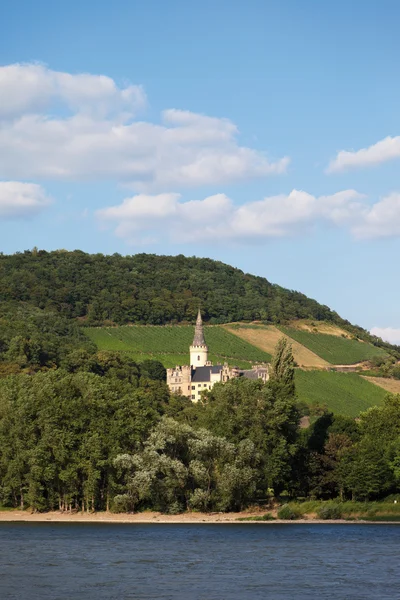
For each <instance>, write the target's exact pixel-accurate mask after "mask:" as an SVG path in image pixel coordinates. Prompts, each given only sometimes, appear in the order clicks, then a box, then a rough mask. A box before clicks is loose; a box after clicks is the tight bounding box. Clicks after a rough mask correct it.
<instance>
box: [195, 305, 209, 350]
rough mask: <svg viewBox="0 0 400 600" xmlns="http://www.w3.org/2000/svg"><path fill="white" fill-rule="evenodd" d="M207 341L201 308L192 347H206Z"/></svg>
mask: <svg viewBox="0 0 400 600" xmlns="http://www.w3.org/2000/svg"><path fill="white" fill-rule="evenodd" d="M205 345H206V341H205V339H204V331H203V321H202V319H201V312H200V308H199V312H198V314H197V321H196V327H195V330H194V338H193V344H192V346H205Z"/></svg>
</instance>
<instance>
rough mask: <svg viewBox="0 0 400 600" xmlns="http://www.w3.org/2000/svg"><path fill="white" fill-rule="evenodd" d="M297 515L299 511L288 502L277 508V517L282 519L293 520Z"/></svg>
mask: <svg viewBox="0 0 400 600" xmlns="http://www.w3.org/2000/svg"><path fill="white" fill-rule="evenodd" d="M299 516H300V513H299V511H298V510H296V509H295V508H292V507H291V506H289V504H284V505H283V506H281V508H280V509H279V510H278V519H283V520H284V521H295V520H296V519H298V518H299Z"/></svg>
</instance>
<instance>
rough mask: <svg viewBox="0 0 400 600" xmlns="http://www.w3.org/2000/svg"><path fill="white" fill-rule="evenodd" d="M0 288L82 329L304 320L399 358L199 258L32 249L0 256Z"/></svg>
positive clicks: (298, 296)
mask: <svg viewBox="0 0 400 600" xmlns="http://www.w3.org/2000/svg"><path fill="white" fill-rule="evenodd" d="M0 281H1V286H0V302H7V303H15V302H24V303H26V304H28V305H31V306H34V307H38V308H40V309H43V310H51V311H53V312H57V313H59V314H60V315H62V316H65V317H66V318H68V319H78V320H79V321H80V322H81V323H82V324H85V325H92V326H94V325H97V326H99V325H107V324H119V325H123V324H129V323H135V324H141V325H146V324H149V325H165V324H170V323H182V322H183V323H184V322H186V323H192V322H194V320H195V317H196V313H197V309H198V306H199V305H200V306H201V307H202V313H203V318H204V321H205V322H208V323H210V324H219V323H230V322H235V321H247V322H251V321H263V322H268V323H274V324H276V323H286V322H289V321H293V320H298V319H312V320H314V321H318V322H319V321H325V322H330V323H332V324H336V325H338V326H340V327H345V328H346V329H347V330H349V331H350V332H351V333H353V334H355V335H356V336H357V337H360V338H362V339H365V340H367V341H370V342H372V343H374V344H375V345H378V346H380V347H384V348H387V349H388V350H390V351H392V352H395V351H397V352H399V353H400V348H397V349H396V348H393V347H392V346H390V345H389V344H385V343H384V342H382V340H380V339H378V338H373V337H372V336H370V335H369V334H368V332H366V331H364V330H362V329H361V328H358V327H356V326H353V325H351V324H350V323H349V322H347V321H345V320H343V319H341V318H340V317H339V315H337V313H335V312H334V311H332V310H331V309H330V308H328V307H327V306H323V305H321V304H319V303H318V302H316V301H315V300H313V299H310V298H307V296H305V295H304V294H302V293H300V292H296V291H292V290H288V289H285V288H282V287H280V286H278V285H275V284H272V283H270V282H269V281H268V280H267V279H265V278H263V277H256V276H254V275H249V274H246V273H243V271H240V270H239V269H235V268H233V267H230V266H229V265H226V264H223V263H221V262H218V261H214V260H211V259H207V258H195V257H191V258H187V257H185V256H183V255H179V256H156V255H153V254H137V255H134V256H121V255H119V254H113V255H112V256H105V255H103V254H94V255H93V254H86V253H84V252H81V251H79V250H75V251H74V252H67V251H64V250H59V251H55V252H46V251H45V250H37V249H34V250H32V251H30V250H29V251H25V252H23V253H17V254H14V255H0ZM399 356H400V354H399Z"/></svg>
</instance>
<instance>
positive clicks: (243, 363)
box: [85, 325, 271, 368]
mask: <svg viewBox="0 0 400 600" xmlns="http://www.w3.org/2000/svg"><path fill="white" fill-rule="evenodd" d="M85 332H86V333H87V335H88V336H89V337H90V338H91V339H92V341H93V342H94V343H95V344H96V345H97V347H98V348H99V349H100V350H116V351H120V352H127V353H129V354H130V355H131V356H133V357H134V358H135V359H136V360H139V361H140V360H145V359H146V358H152V359H156V360H160V361H161V362H162V363H163V364H164V366H166V367H173V366H175V365H177V364H187V363H188V361H189V346H190V344H191V343H192V340H193V332H194V328H193V326H192V325H187V326H185V325H178V326H165V327H157V326H141V325H135V326H132V327H130V326H126V327H124V326H123V327H102V328H95V327H89V328H86V329H85ZM205 338H206V342H207V344H208V346H209V347H210V350H211V352H210V360H212V361H213V362H214V364H216V363H219V362H224V361H225V360H226V361H227V362H228V363H229V364H231V365H237V366H239V367H241V368H249V367H250V366H251V363H252V362H254V363H257V362H268V361H270V360H271V355H270V354H269V353H267V352H264V351H263V350H260V349H259V348H256V347H255V346H253V345H251V344H249V343H248V342H246V341H244V340H242V339H240V338H238V337H237V336H235V335H233V334H232V333H230V332H229V331H226V330H225V329H224V328H223V327H218V326H208V327H205Z"/></svg>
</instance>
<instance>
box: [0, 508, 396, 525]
mask: <svg viewBox="0 0 400 600" xmlns="http://www.w3.org/2000/svg"><path fill="white" fill-rule="evenodd" d="M254 517H256V519H254ZM258 517H260V513H259V512H258V513H250V512H236V513H197V512H196V513H195V512H193V513H190V512H189V513H182V514H179V515H164V514H162V513H158V512H150V511H146V512H142V513H135V514H125V513H118V514H115V513H107V512H97V513H82V512H72V513H69V512H60V511H52V512H45V513H38V512H36V513H32V512H30V511H25V510H4V511H0V522H21V523H23V522H27V523H40V522H41V523H45V522H47V523H48V522H53V523H137V524H140V523H142V524H148V523H171V524H172V523H181V524H186V523H187V524H201V523H236V524H237V523H246V522H247V523H261V524H279V523H308V524H310V523H353V524H354V523H355V522H357V523H371V522H374V523H375V524H379V523H383V524H384V523H386V524H396V521H390V520H388V521H386V520H385V521H371V520H362V519H360V520H357V521H354V520H346V519H331V520H324V519H318V518H314V517H313V516H309V517H308V518H307V517H306V516H304V517H303V518H300V519H296V520H292V521H287V520H283V519H273V520H265V521H264V520H259V519H258ZM247 519H248V520H247ZM397 524H399V525H400V523H399V522H397Z"/></svg>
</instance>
